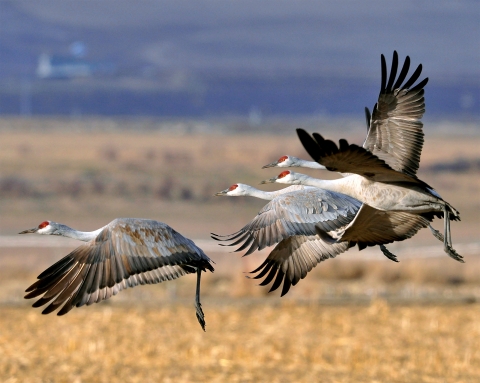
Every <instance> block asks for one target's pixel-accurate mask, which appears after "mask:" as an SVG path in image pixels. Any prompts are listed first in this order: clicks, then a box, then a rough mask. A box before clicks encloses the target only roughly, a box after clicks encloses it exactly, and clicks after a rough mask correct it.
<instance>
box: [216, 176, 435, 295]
mask: <svg viewBox="0 0 480 383" xmlns="http://www.w3.org/2000/svg"><path fill="white" fill-rule="evenodd" d="M216 195H227V196H254V197H258V198H262V199H267V200H268V199H269V200H271V201H270V202H269V203H268V204H267V205H266V206H265V207H264V208H263V209H262V210H261V211H260V212H259V213H258V215H257V216H256V217H255V218H254V219H253V221H252V222H250V223H249V224H248V225H246V226H245V227H243V228H242V229H241V230H239V231H238V232H236V233H234V234H231V235H227V236H219V235H217V234H213V235H212V238H214V239H216V240H221V241H229V240H236V241H235V242H234V243H232V244H230V245H229V246H235V245H239V244H240V245H241V246H240V247H239V248H238V249H237V250H236V251H241V250H244V249H246V248H247V247H249V246H250V247H249V248H248V250H247V252H246V254H245V255H248V254H251V253H252V252H253V251H255V250H261V249H263V248H265V247H266V246H271V245H274V244H276V243H278V245H277V246H276V247H275V248H274V249H273V250H272V252H271V253H270V254H269V256H268V257H267V259H266V260H265V262H264V263H262V265H260V267H258V268H257V269H255V270H254V271H252V273H256V272H260V274H259V275H257V276H256V277H254V278H257V279H258V278H262V277H263V276H264V275H266V274H267V273H269V274H268V275H267V277H266V278H265V280H264V281H263V282H262V283H261V285H262V286H263V285H266V284H268V283H270V282H271V281H272V280H273V278H274V277H275V275H276V279H275V282H274V283H273V285H272V288H271V289H270V291H274V290H275V289H277V288H278V287H279V286H280V284H281V283H282V281H284V285H283V289H282V296H283V295H285V294H286V293H287V292H288V290H289V288H290V285H296V284H297V283H298V281H299V280H300V279H303V278H304V277H305V276H306V275H307V273H308V272H309V271H310V270H311V269H312V268H313V267H315V266H316V265H317V264H318V263H319V262H321V261H323V260H325V259H328V258H333V257H335V256H336V255H337V254H340V253H342V252H344V251H346V250H348V248H350V247H351V246H353V245H355V243H358V245H359V247H360V248H363V247H365V246H367V245H372V244H378V243H382V242H381V241H380V240H379V238H381V240H383V241H384V242H383V243H389V242H392V241H397V240H401V238H403V237H405V236H406V235H410V236H411V235H413V234H415V233H416V232H417V231H418V230H420V229H421V228H422V227H425V225H426V224H428V221H426V220H425V219H424V218H423V217H418V216H417V217H414V218H413V219H412V220H409V221H408V224H405V220H404V219H403V218H404V217H403V216H402V214H403V213H402V212H399V213H397V212H387V213H385V212H380V211H378V210H376V209H373V208H370V207H369V206H367V205H364V204H363V205H362V204H361V203H360V202H359V201H357V200H355V199H353V198H350V197H348V196H346V195H343V194H340V193H332V192H329V191H327V190H322V189H318V188H305V189H303V190H301V189H300V190H295V189H292V187H289V188H285V189H282V190H278V191H275V192H265V191H261V190H258V189H256V188H253V187H252V186H249V185H245V184H234V185H232V186H230V187H229V188H228V189H225V190H223V191H221V192H219V193H217V194H216ZM372 211H375V212H376V213H373V212H372ZM362 212H363V213H362ZM354 221H359V222H360V225H361V226H362V228H364V230H363V231H359V230H356V229H355V227H353V228H352V227H351V225H352V222H354ZM399 233H400V234H399ZM340 236H343V238H344V239H338V238H339V237H340ZM347 237H348V238H347ZM387 238H388V239H389V240H387ZM372 241H374V243H372Z"/></svg>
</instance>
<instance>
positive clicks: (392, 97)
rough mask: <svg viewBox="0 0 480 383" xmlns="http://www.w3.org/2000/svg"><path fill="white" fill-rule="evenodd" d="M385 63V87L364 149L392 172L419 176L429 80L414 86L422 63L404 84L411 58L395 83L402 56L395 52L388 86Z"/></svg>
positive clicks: (383, 64)
mask: <svg viewBox="0 0 480 383" xmlns="http://www.w3.org/2000/svg"><path fill="white" fill-rule="evenodd" d="M381 61H382V86H381V89H380V94H379V96H378V101H377V103H376V104H375V106H374V108H373V112H372V115H371V118H370V119H369V120H370V121H369V130H368V134H367V137H366V139H365V142H364V144H363V147H364V148H365V149H367V150H368V151H369V152H371V153H373V154H375V155H376V156H377V157H378V158H380V159H382V160H384V161H385V162H386V163H387V164H388V165H389V166H390V167H391V168H392V169H394V170H397V171H399V172H402V173H405V174H408V175H411V176H415V174H416V173H417V170H418V168H419V164H420V155H421V153H422V148H423V142H424V133H423V123H422V122H421V121H420V120H421V118H422V117H423V114H424V113H425V98H424V87H425V85H426V84H427V82H428V78H425V79H423V80H422V81H420V82H419V83H418V84H417V85H415V86H413V87H412V85H413V84H414V83H415V82H416V81H417V80H418V78H419V77H420V75H421V72H422V65H421V64H420V65H419V66H418V67H417V69H416V70H415V71H414V73H413V74H412V76H411V77H410V79H409V80H407V82H406V83H405V84H403V85H402V83H403V82H404V81H405V79H406V77H407V74H408V70H409V68H410V58H409V57H408V56H407V57H406V58H405V62H404V64H403V67H402V70H401V72H400V75H399V76H398V79H397V80H396V81H395V76H396V73H397V69H398V55H397V52H396V51H395V52H394V53H393V59H392V67H391V72H390V76H389V80H388V84H386V77H387V69H386V68H387V64H386V61H385V57H384V56H383V55H382V57H381ZM394 81H395V84H393V82H394Z"/></svg>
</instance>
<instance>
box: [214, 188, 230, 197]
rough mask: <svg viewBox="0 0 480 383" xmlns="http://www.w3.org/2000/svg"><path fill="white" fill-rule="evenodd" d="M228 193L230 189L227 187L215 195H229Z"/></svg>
mask: <svg viewBox="0 0 480 383" xmlns="http://www.w3.org/2000/svg"><path fill="white" fill-rule="evenodd" d="M227 193H228V189H225V190H222V191H220V192H218V193H215V196H221V195H227Z"/></svg>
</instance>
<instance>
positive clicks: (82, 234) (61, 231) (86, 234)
mask: <svg viewBox="0 0 480 383" xmlns="http://www.w3.org/2000/svg"><path fill="white" fill-rule="evenodd" d="M103 229H104V228H103V227H101V228H100V229H98V230H95V231H79V230H75V229H72V228H71V227H69V226H67V225H58V228H57V231H56V232H55V235H61V236H63V237H67V238H73V239H78V240H79V241H84V242H88V241H91V240H92V239H95V238H96V237H97V236H98V234H100V232H101V231H102V230H103Z"/></svg>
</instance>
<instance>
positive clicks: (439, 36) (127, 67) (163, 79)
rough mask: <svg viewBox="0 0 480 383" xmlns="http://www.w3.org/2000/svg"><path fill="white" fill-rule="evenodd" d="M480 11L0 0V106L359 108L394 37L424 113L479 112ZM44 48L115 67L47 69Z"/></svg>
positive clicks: (158, 110) (89, 110)
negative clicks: (415, 78) (419, 68)
mask: <svg viewBox="0 0 480 383" xmlns="http://www.w3.org/2000/svg"><path fill="white" fill-rule="evenodd" d="M478 20H479V9H478V4H477V3H476V2H473V1H472V2H469V1H463V2H458V3H455V5H453V4H451V3H450V2H448V1H446V0H445V1H435V2H434V1H424V2H422V3H418V4H413V3H412V4H410V3H408V4H407V3H393V2H392V3H384V2H380V0H369V1H366V2H361V3H360V2H359V3H357V2H354V1H351V2H348V1H347V2H342V3H336V2H330V1H313V0H307V1H302V2H290V1H280V0H279V1H277V0H275V1H273V0H266V1H262V2H257V1H251V0H245V1H239V2H225V1H223V0H211V1H208V2H198V1H195V0H185V1H173V0H168V1H161V2H160V1H153V0H152V1H147V0H142V1H138V2H137V1H120V0H102V1H81V2H65V1H63V0H42V1H40V2H39V1H33V0H29V1H23V0H12V1H5V0H4V1H1V2H0V113H3V114H19V113H21V114H27V115H28V114H40V115H41V114H61V115H69V114H98V115H110V114H115V115H161V116H165V115H166V116H184V115H186V116H206V115H225V114H227V115H229V114H233V115H247V114H249V113H260V114H262V115H272V114H273V115H276V114H289V115H298V114H326V115H333V116H335V115H352V114H357V113H361V111H362V109H363V107H364V106H369V107H372V106H373V103H374V102H375V99H376V96H377V92H378V88H379V86H380V54H381V53H384V54H385V55H386V56H387V60H388V62H390V60H391V54H392V52H393V50H394V49H397V50H398V51H399V54H400V57H401V60H403V58H404V57H405V55H407V54H408V55H410V56H411V59H412V65H417V64H418V63H422V64H423V65H424V74H425V76H428V77H430V83H429V84H428V86H427V108H428V109H427V113H428V114H429V115H430V116H440V117H441V116H456V117H461V118H463V117H472V116H477V117H478V116H479V115H480V108H479V107H478V106H479V103H480V67H479V66H478V63H479V62H480V47H479V45H478V38H474V36H478V35H479V34H480V26H479V23H478ZM75 42H77V45H76V46H77V47H78V46H79V45H78V42H81V45H80V46H82V47H84V49H82V50H81V52H72V51H73V49H72V46H73V45H72V44H74V43H75ZM42 53H47V54H50V55H56V56H61V57H68V56H72V54H73V53H76V54H81V55H82V60H84V61H86V62H89V63H92V65H93V64H95V65H97V64H102V65H105V66H107V67H108V68H112V69H111V70H108V71H103V72H99V73H96V74H95V73H94V74H93V77H89V78H82V79H79V78H77V79H64V80H55V81H52V80H39V79H37V78H36V69H37V64H38V60H39V57H40V55H41V54H42Z"/></svg>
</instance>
